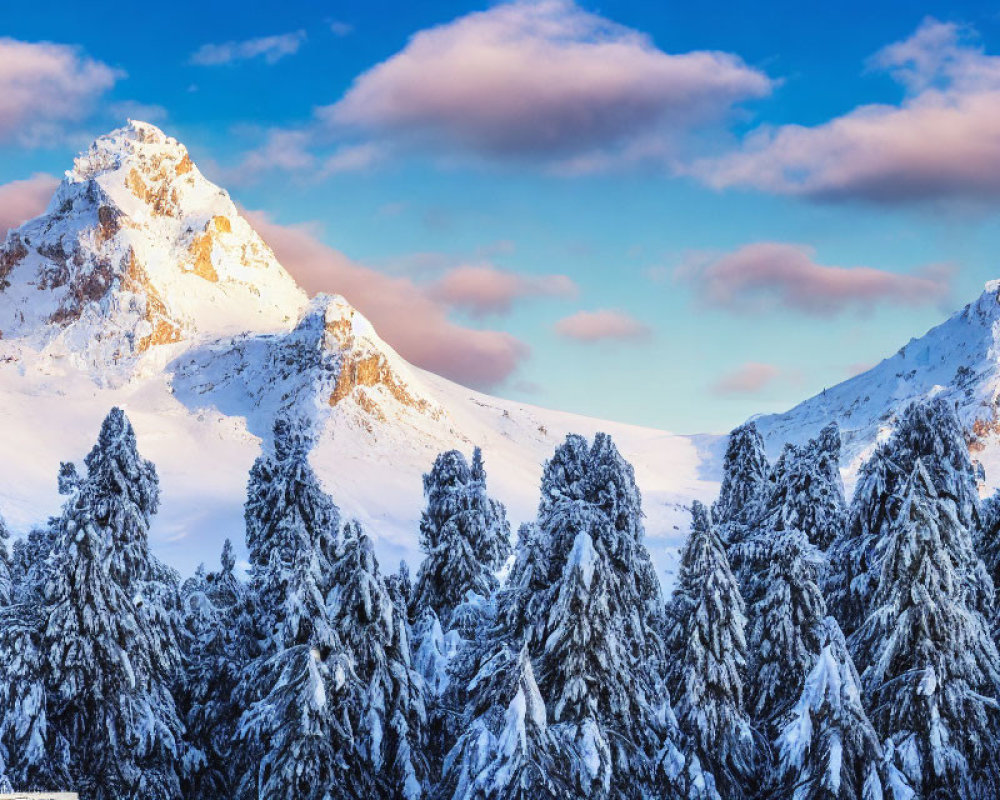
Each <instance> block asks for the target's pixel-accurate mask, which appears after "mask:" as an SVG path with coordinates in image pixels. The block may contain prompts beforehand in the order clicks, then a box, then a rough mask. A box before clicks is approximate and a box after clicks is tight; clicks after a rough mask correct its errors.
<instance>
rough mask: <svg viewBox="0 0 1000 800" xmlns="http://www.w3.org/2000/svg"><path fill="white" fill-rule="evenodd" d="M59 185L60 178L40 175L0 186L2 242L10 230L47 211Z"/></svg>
mask: <svg viewBox="0 0 1000 800" xmlns="http://www.w3.org/2000/svg"><path fill="white" fill-rule="evenodd" d="M58 185H59V179H58V178H54V177H53V176H52V175H45V174H43V173H39V174H37V175H32V176H31V177H30V178H27V179H25V180H21V181H11V182H10V183H5V184H3V185H2V186H0V242H2V241H3V239H4V237H5V236H6V235H7V231H8V230H10V229H11V228H16V227H17V226H18V225H20V224H21V223H22V222H26V221H27V220H29V219H32V218H34V217H37V216H38V215H39V214H41V213H42V212H43V211H45V207H46V206H47V205H48V204H49V200H50V199H51V197H52V193H53V192H55V190H56V187H57V186H58Z"/></svg>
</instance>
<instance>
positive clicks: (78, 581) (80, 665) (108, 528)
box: [40, 408, 186, 800]
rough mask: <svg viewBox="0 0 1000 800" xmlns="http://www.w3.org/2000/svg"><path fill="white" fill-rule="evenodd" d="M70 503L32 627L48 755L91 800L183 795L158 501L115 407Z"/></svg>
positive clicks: (169, 596)
mask: <svg viewBox="0 0 1000 800" xmlns="http://www.w3.org/2000/svg"><path fill="white" fill-rule="evenodd" d="M86 464H87V477H86V479H85V480H84V481H83V482H82V484H81V486H80V488H79V490H78V491H76V492H74V493H73V494H72V495H71V497H70V500H69V501H68V502H67V504H66V507H65V509H64V512H63V518H62V522H61V524H60V526H59V530H60V536H59V539H58V541H57V543H56V545H55V549H54V552H53V554H52V556H51V558H52V562H53V563H52V566H51V570H50V574H49V576H48V581H47V584H46V587H45V593H44V597H45V607H44V628H43V630H42V631H41V635H40V638H41V644H42V652H43V653H44V659H45V660H44V662H43V664H42V672H43V674H44V675H45V676H46V680H47V683H48V686H47V709H46V718H47V728H48V736H49V741H50V742H51V744H50V753H56V754H58V755H59V756H60V757H61V759H62V763H60V764H58V765H57V767H56V771H57V772H58V771H59V770H62V771H64V772H65V774H66V775H67V776H68V780H69V782H70V785H72V786H74V787H78V790H79V791H80V792H81V794H84V795H85V796H87V797H93V798H98V800H99V799H100V798H117V797H122V796H129V797H136V798H147V797H148V798H170V797H180V778H181V775H180V773H181V771H182V769H183V766H184V764H185V762H186V751H185V748H184V745H183V742H182V734H183V726H182V724H181V721H180V719H179V716H178V714H177V710H176V706H175V702H174V697H173V694H172V687H173V686H174V685H175V684H176V681H177V678H178V674H177V671H178V668H179V664H180V649H179V645H178V641H177V620H176V618H175V617H174V609H172V608H169V607H165V606H164V600H165V599H166V600H168V601H170V602H171V603H173V602H175V600H176V586H175V585H170V584H164V580H165V579H167V580H172V579H173V576H172V574H171V573H170V572H169V571H167V570H165V569H164V568H162V565H160V564H159V563H158V562H157V561H156V560H155V559H154V558H153V556H152V555H151V554H150V552H149V542H148V527H149V522H150V519H151V517H152V515H153V514H154V513H155V511H156V508H157V503H158V498H159V489H158V483H157V478H156V470H155V468H154V467H153V465H152V463H150V462H148V461H146V460H144V459H142V458H141V456H139V454H138V451H137V449H136V440H135V433H134V431H133V430H132V426H131V424H130V423H129V421H128V418H127V417H126V416H125V414H124V412H122V411H121V410H120V409H117V408H115V409H112V411H111V412H110V413H109V414H108V416H107V418H106V419H105V420H104V424H103V425H102V427H101V433H100V436H99V438H98V442H97V444H96V445H95V446H94V448H93V450H91V452H90V454H89V455H88V456H87V459H86Z"/></svg>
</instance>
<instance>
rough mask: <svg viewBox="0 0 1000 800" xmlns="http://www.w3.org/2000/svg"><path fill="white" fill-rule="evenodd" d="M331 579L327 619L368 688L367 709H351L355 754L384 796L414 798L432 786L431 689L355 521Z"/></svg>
mask: <svg viewBox="0 0 1000 800" xmlns="http://www.w3.org/2000/svg"><path fill="white" fill-rule="evenodd" d="M332 579H333V586H332V589H331V591H330V593H329V595H328V608H329V613H330V620H331V623H332V624H333V628H334V632H335V634H336V635H337V637H338V639H339V641H340V642H341V643H342V645H343V646H344V647H345V648H346V651H347V653H349V657H350V661H351V667H352V670H353V672H354V674H355V675H356V676H357V679H358V680H359V681H360V683H361V685H362V686H364V687H365V692H364V695H363V697H362V700H363V702H362V704H361V705H360V706H351V707H349V708H348V711H349V715H350V718H351V724H352V727H353V728H354V731H355V733H354V748H355V750H356V752H357V753H358V754H360V755H361V756H362V757H363V758H364V759H365V762H366V764H367V766H368V767H369V768H370V770H371V772H372V774H373V776H375V780H376V786H377V787H378V796H379V797H385V798H387V799H388V798H400V800H417V798H419V797H421V796H423V794H424V793H425V792H426V790H427V782H428V769H427V760H426V753H425V748H424V745H425V742H424V728H425V725H426V722H427V714H426V708H425V699H424V696H425V692H426V690H425V687H424V682H423V678H422V677H421V676H420V674H419V673H418V672H417V671H416V670H415V669H414V668H413V665H412V662H411V655H410V642H409V630H408V626H407V623H406V618H405V616H404V615H403V613H402V611H401V609H400V608H399V607H398V606H397V605H395V604H394V603H393V600H392V597H391V595H390V592H389V589H388V586H387V584H386V581H385V578H383V576H382V574H381V572H380V570H379V565H378V561H377V560H376V558H375V553H374V550H373V549H372V543H371V540H370V539H369V538H368V536H367V535H365V533H364V532H363V531H362V530H361V527H360V525H359V524H358V523H356V522H352V523H349V524H348V525H346V526H345V528H344V534H343V536H342V541H341V545H340V554H339V556H338V558H337V561H336V563H335V564H334V570H333V575H332Z"/></svg>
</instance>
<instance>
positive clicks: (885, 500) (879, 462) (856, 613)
mask: <svg viewBox="0 0 1000 800" xmlns="http://www.w3.org/2000/svg"><path fill="white" fill-rule="evenodd" d="M904 477H905V476H904V474H903V472H902V468H901V467H900V466H899V464H897V463H896V461H895V459H894V457H893V453H892V448H891V443H890V444H884V445H880V446H878V447H877V448H876V449H875V452H874V453H872V455H871V457H870V458H869V459H868V460H867V461H866V462H865V463H864V464H863V465H862V467H861V469H860V471H859V472H858V478H857V483H856V485H855V489H854V497H853V499H852V501H851V505H850V509H849V511H848V517H847V526H846V528H845V532H844V535H843V536H841V537H839V538H837V539H835V540H834V542H833V544H832V545H831V546H830V550H829V553H828V559H829V566H828V569H827V573H826V578H825V580H824V585H823V589H824V593H825V596H826V598H827V602H828V606H829V609H830V611H831V612H832V614H833V616H834V617H836V619H837V621H838V622H839V623H840V626H841V629H842V630H843V631H844V633H845V635H846V636H848V637H850V636H851V635H852V634H853V633H854V631H855V630H856V629H857V628H858V627H859V626H860V625H861V624H862V623H863V622H864V619H865V617H866V616H867V614H868V611H869V610H870V604H871V600H872V596H873V595H874V594H875V589H876V587H877V586H878V580H879V575H880V574H881V571H882V569H881V565H882V550H883V549H884V547H885V543H886V541H887V540H888V531H889V526H890V525H891V524H892V520H894V519H895V518H896V516H897V515H898V513H899V507H900V504H901V498H900V490H901V488H902V483H903V478H904Z"/></svg>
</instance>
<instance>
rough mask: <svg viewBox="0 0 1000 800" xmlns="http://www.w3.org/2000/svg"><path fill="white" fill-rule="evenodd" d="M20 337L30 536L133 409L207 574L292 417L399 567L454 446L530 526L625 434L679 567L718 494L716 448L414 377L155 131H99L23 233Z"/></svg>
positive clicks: (15, 400) (19, 434)
mask: <svg viewBox="0 0 1000 800" xmlns="http://www.w3.org/2000/svg"><path fill="white" fill-rule="evenodd" d="M0 331H2V335H0V392H2V395H3V397H4V400H5V402H4V403H3V404H2V405H0V425H2V429H3V430H4V432H5V438H6V445H7V448H6V453H5V457H4V458H2V459H0V511H2V513H3V514H4V515H5V516H6V517H7V519H8V521H9V522H10V523H11V524H12V525H13V526H14V528H15V529H16V530H18V531H20V532H24V531H26V530H27V529H29V528H30V526H31V525H34V524H37V523H39V522H42V521H44V519H45V518H46V517H47V516H48V515H49V514H51V513H54V512H55V511H56V510H57V509H58V507H59V504H60V500H59V496H58V494H57V492H56V472H57V470H58V466H59V462H60V461H61V460H79V459H81V458H82V457H83V455H84V454H85V453H86V452H87V450H88V449H89V447H90V445H91V443H92V441H93V437H94V435H96V431H97V430H98V428H99V426H100V422H101V420H102V419H103V417H104V415H105V414H106V413H107V411H108V409H109V408H110V407H111V406H112V405H121V406H122V407H124V408H125V409H126V410H127V412H128V414H129V416H130V418H131V419H132V421H133V423H134V425H135V427H136V430H137V433H138V436H139V446H140V449H141V451H142V453H143V455H144V456H146V457H148V458H150V459H152V460H153V462H154V463H155V464H156V466H157V469H158V470H159V473H160V476H161V482H162V487H163V503H162V506H161V512H160V514H159V515H158V516H157V517H156V519H155V520H154V523H153V527H152V530H151V535H152V537H153V541H154V546H155V547H156V548H157V549H158V551H159V552H160V554H161V555H162V556H163V557H164V558H166V559H167V560H168V561H170V562H171V563H173V564H174V565H175V566H177V567H179V568H180V569H182V570H183V571H186V572H190V571H191V570H193V569H194V567H195V566H196V565H197V563H198V562H199V561H201V560H206V561H214V560H215V558H216V555H217V553H218V550H219V548H220V547H221V544H222V541H223V539H224V538H226V537H229V538H231V539H232V540H233V541H234V542H235V543H237V544H239V543H241V542H242V541H243V515H242V505H243V501H244V498H245V494H246V480H247V473H248V471H249V469H250V466H251V464H252V463H253V460H254V458H256V456H257V455H258V454H259V453H260V452H261V449H262V448H265V449H266V448H268V447H269V446H270V437H271V430H272V427H273V424H274V420H275V418H276V417H277V416H278V415H279V414H282V413H292V414H294V415H296V416H298V417H300V418H304V419H306V420H308V421H309V423H310V424H311V426H312V431H313V435H314V440H315V444H314V447H313V450H312V454H311V460H312V462H313V464H314V467H315V468H316V470H317V472H318V474H319V475H320V477H321V479H322V480H323V482H324V486H325V488H326V489H327V491H329V492H330V493H331V494H332V496H333V497H334V499H335V500H336V502H337V503H338V504H339V505H340V506H341V508H342V510H343V512H344V515H345V517H349V516H350V517H357V518H359V519H360V520H361V521H362V523H363V524H365V526H366V527H367V528H368V529H369V531H370V533H371V535H372V537H373V539H375V541H376V546H377V547H378V549H379V553H380V557H381V558H382V559H383V560H384V561H385V562H386V563H387V566H392V565H393V564H394V563H395V561H396V560H398V559H399V558H406V559H407V560H409V561H410V563H411V564H414V565H415V564H416V563H417V561H418V560H419V558H420V554H419V552H418V551H417V544H416V543H417V522H418V520H419V517H420V510H421V508H422V505H423V493H422V492H423V490H422V480H421V478H422V475H423V473H424V472H426V471H427V470H428V469H429V468H430V466H431V464H432V463H433V461H434V458H435V456H436V455H437V454H438V453H440V452H442V451H444V450H448V449H451V448H459V449H461V450H463V451H465V452H466V454H468V453H469V452H470V451H471V450H472V448H473V446H475V445H479V446H481V447H482V449H483V452H484V455H485V457H486V464H487V469H488V473H489V488H490V492H491V493H492V494H495V496H497V497H498V498H499V499H500V500H502V501H503V502H504V503H506V504H507V506H508V508H509V510H510V514H511V519H512V521H513V522H514V523H517V522H520V521H525V520H529V519H532V518H533V517H534V516H535V511H536V508H537V503H538V484H539V479H540V477H541V469H542V464H543V462H544V461H545V459H547V458H548V457H549V456H551V454H552V452H553V451H554V449H555V447H556V446H557V445H558V444H559V443H560V442H561V441H562V439H563V438H564V437H565V435H566V434H567V433H570V432H576V433H582V434H585V435H588V436H592V435H594V434H595V433H596V432H597V431H599V430H606V431H607V432H608V433H610V434H612V435H613V436H614V438H615V440H616V442H617V443H618V444H619V446H620V448H621V449H622V452H623V453H624V454H625V456H626V457H628V458H629V459H630V460H631V461H633V463H634V464H635V467H636V472H637V475H638V477H639V480H640V484H641V487H642V489H643V491H644V492H645V500H646V502H645V509H646V514H647V528H648V533H649V535H650V537H651V540H652V541H653V542H654V543H653V544H652V545H651V550H653V551H654V554H655V555H656V556H657V558H658V562H659V564H660V565H661V567H663V568H669V567H670V566H671V564H672V558H673V556H674V554H675V552H676V548H677V546H678V545H679V544H680V540H681V535H682V534H681V531H682V529H683V528H684V527H685V526H686V521H685V520H686V513H685V511H684V506H685V504H686V503H688V502H689V501H690V498H691V497H692V496H700V497H706V498H707V497H708V496H710V495H711V494H712V493H713V492H714V486H715V484H714V482H713V481H711V480H705V479H704V473H706V472H707V461H706V459H707V456H706V453H705V451H704V448H703V447H702V444H703V442H702V440H700V439H692V438H690V437H684V436H676V435H673V434H669V433H665V432H661V431H653V430H649V429H643V428H638V427H635V426H630V425H622V424H617V423H606V422H601V421H598V420H593V419H587V418H584V417H579V416H574V415H572V414H564V413H560V412H553V411H547V410H544V409H540V408H534V407H532V406H528V405H525V404H520V403H513V402H509V401H505V400H500V399H497V398H493V397H489V396H487V395H483V394H480V393H477V392H474V391H472V390H469V389H466V388H464V387H461V386H458V385H456V384H453V383H451V382H449V381H447V380H445V379H443V378H440V377H438V376H436V375H432V374H430V373H427V372H424V371H423V370H420V369H418V368H416V367H414V366H412V365H410V364H408V363H407V362H406V361H405V360H403V359H402V358H401V357H400V356H399V355H398V354H397V353H396V352H395V351H394V350H393V349H392V348H391V347H390V346H389V345H388V344H387V343H386V342H384V341H383V340H382V339H381V338H380V337H379V336H378V334H377V332H376V331H375V330H374V328H373V327H372V325H371V324H370V323H369V322H368V320H367V319H365V318H364V316H363V315H362V314H360V313H359V312H358V311H357V310H356V309H354V308H353V307H352V306H351V305H350V304H349V302H348V301H347V300H346V299H344V298H342V297H339V296H318V297H315V298H313V299H312V300H309V299H308V298H307V296H306V294H305V293H304V292H303V291H302V290H301V289H300V288H299V287H298V286H297V285H296V283H295V281H294V279H293V278H292V277H291V276H290V275H289V274H288V273H287V272H286V271H285V269H284V268H283V267H282V266H281V265H280V264H279V263H278V262H277V260H276V259H275V257H274V254H273V253H272V252H271V250H270V248H268V247H267V245H266V244H265V243H264V242H263V240H261V239H260V237H259V236H258V235H257V233H256V232H255V231H254V230H253V228H252V227H251V226H250V224H249V223H248V222H247V221H246V220H245V219H244V218H243V217H242V216H241V215H240V214H239V212H238V210H237V209H236V207H235V205H234V204H233V203H232V201H231V200H230V198H229V196H228V194H227V193H226V192H225V191H224V190H222V189H221V188H219V187H217V186H215V185H214V184H212V183H211V182H209V181H208V180H207V179H205V178H204V176H202V174H201V173H200V171H199V170H198V168H197V167H196V166H195V165H194V163H193V162H192V161H191V159H190V157H189V156H188V153H187V151H186V149H185V148H184V147H183V145H181V144H180V143H178V142H177V141H176V140H174V139H171V138H170V137H168V136H166V135H165V134H164V133H163V132H162V131H160V130H159V129H157V128H156V127H154V126H152V125H149V124H146V123H141V122H130V123H129V124H128V125H127V126H126V127H124V128H122V129H120V130H118V131H114V132H112V133H110V134H108V135H106V136H102V137H100V138H99V139H98V140H97V141H96V142H95V143H94V144H93V145H92V146H91V147H90V148H89V150H88V151H87V152H85V153H84V154H82V155H81V156H80V157H79V158H78V159H77V160H76V163H75V165H74V168H73V169H72V170H70V171H69V172H67V173H66V177H65V179H64V181H63V182H62V184H61V185H60V186H59V188H58V190H57V191H56V194H55V196H54V197H53V199H52V201H51V203H50V204H49V207H48V209H47V211H46V213H45V214H44V215H42V216H41V217H39V218H37V219H35V220H31V221H29V222H27V223H25V224H24V225H22V226H21V227H20V228H18V229H16V230H12V231H10V232H9V233H8V236H7V239H6V241H5V242H4V243H3V245H2V247H0ZM25 453H30V454H31V456H30V457H28V458H25V457H24V456H23V454H25Z"/></svg>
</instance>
